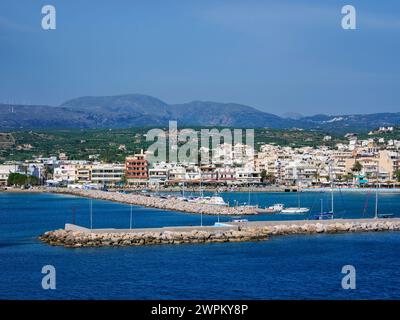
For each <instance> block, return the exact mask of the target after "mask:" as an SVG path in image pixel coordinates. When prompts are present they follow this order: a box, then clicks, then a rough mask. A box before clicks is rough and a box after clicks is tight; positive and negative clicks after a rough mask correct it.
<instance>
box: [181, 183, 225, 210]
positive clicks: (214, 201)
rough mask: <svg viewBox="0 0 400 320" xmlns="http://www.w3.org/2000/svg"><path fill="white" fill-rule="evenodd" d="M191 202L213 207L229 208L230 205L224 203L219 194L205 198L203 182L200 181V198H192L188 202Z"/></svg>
mask: <svg viewBox="0 0 400 320" xmlns="http://www.w3.org/2000/svg"><path fill="white" fill-rule="evenodd" d="M188 201H189V202H194V203H201V204H208V205H213V206H227V205H228V204H227V203H226V202H225V201H224V199H223V198H222V197H221V196H219V195H218V194H217V193H215V194H214V195H213V196H211V197H205V196H204V192H203V188H202V185H201V180H200V197H197V198H191V199H189V200H188Z"/></svg>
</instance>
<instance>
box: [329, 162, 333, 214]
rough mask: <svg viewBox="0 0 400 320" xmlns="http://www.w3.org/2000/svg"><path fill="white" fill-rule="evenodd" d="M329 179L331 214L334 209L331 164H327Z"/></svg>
mask: <svg viewBox="0 0 400 320" xmlns="http://www.w3.org/2000/svg"><path fill="white" fill-rule="evenodd" d="M329 178H330V179H331V213H332V214H333V212H334V207H333V187H334V184H333V177H332V163H331V162H330V163H329Z"/></svg>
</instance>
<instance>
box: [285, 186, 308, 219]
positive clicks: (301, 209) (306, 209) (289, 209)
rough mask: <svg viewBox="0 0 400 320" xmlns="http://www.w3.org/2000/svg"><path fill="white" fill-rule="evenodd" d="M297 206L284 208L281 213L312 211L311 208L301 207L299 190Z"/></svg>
mask: <svg viewBox="0 0 400 320" xmlns="http://www.w3.org/2000/svg"><path fill="white" fill-rule="evenodd" d="M297 204H298V206H297V207H289V208H283V209H282V211H281V212H280V213H286V214H298V213H299V214H302V213H307V212H308V211H310V208H304V207H300V191H298V192H297Z"/></svg>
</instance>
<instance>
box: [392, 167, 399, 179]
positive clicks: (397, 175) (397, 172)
mask: <svg viewBox="0 0 400 320" xmlns="http://www.w3.org/2000/svg"><path fill="white" fill-rule="evenodd" d="M393 176H394V177H395V178H396V180H397V181H398V182H400V169H399V170H396V171H395V172H394V173H393Z"/></svg>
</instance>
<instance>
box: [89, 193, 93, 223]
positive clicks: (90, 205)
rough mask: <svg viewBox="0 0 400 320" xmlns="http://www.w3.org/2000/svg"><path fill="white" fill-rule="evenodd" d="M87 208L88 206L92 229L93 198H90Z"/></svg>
mask: <svg viewBox="0 0 400 320" xmlns="http://www.w3.org/2000/svg"><path fill="white" fill-rule="evenodd" d="M89 208H90V230H92V229H93V199H90V202H89Z"/></svg>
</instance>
